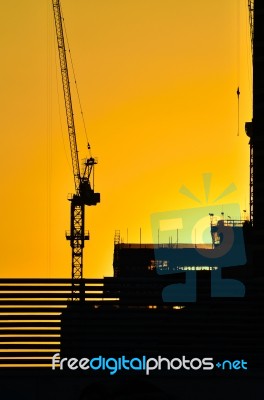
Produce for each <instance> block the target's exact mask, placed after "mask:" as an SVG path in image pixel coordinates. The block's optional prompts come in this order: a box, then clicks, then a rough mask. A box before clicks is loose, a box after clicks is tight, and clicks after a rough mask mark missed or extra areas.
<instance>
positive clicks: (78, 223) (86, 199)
mask: <svg viewBox="0 0 264 400" xmlns="http://www.w3.org/2000/svg"><path fill="white" fill-rule="evenodd" d="M52 5H53V14H54V22H55V28H56V37H57V45H58V53H59V60H60V71H61V78H62V86H63V93H64V102H65V111H66V118H67V126H68V136H69V142H70V151H71V160H72V171H73V178H74V185H75V193H74V194H73V195H71V196H70V197H69V198H68V200H70V202H71V207H70V232H66V239H67V240H69V241H70V245H71V248H72V282H73V299H74V300H78V299H79V298H80V296H78V293H80V294H81V285H80V283H81V279H82V278H83V248H84V243H85V241H86V240H89V232H87V231H85V206H95V205H96V204H97V203H99V202H100V193H95V192H94V166H95V164H97V160H96V159H95V158H93V157H89V158H86V159H85V161H84V163H83V171H82V173H81V170H80V162H79V154H78V147H77V137H76V131H75V123H74V113H73V105H72V97H71V88H70V80H69V72H68V64H67V56H66V48H65V40H64V32H63V19H62V13H61V4H60V0H52ZM88 150H90V145H89V143H88Z"/></svg>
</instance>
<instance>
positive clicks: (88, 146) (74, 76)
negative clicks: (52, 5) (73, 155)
mask: <svg viewBox="0 0 264 400" xmlns="http://www.w3.org/2000/svg"><path fill="white" fill-rule="evenodd" d="M61 16H62V23H63V29H64V33H65V38H66V43H67V47H68V52H69V55H70V62H71V67H72V72H73V78H74V84H75V88H76V93H77V97H78V102H79V107H80V112H81V116H82V122H83V126H84V132H85V136H86V142H87V148H88V150H89V155H90V157H92V152H91V146H90V142H89V140H88V135H87V129H86V124H85V120H84V114H83V109H82V104H81V99H80V94H79V89H78V85H77V80H76V75H75V71H74V66H73V61H72V56H71V50H70V46H69V40H68V36H67V30H66V26H65V21H64V17H63V13H62V9H61Z"/></svg>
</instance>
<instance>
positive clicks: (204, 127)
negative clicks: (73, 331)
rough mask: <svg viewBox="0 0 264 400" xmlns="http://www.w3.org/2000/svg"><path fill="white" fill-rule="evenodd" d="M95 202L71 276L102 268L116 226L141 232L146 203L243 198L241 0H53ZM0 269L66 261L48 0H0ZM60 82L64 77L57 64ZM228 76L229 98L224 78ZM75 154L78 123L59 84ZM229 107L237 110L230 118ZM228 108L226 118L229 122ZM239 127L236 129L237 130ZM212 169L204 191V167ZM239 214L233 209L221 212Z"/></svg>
mask: <svg viewBox="0 0 264 400" xmlns="http://www.w3.org/2000/svg"><path fill="white" fill-rule="evenodd" d="M61 4H62V9H63V14H64V18H65V24H66V28H67V36H68V39H69V44H70V49H71V54H72V59H73V63H74V68H75V74H76V78H77V84H78V89H79V94H80V99H81V105H82V110H83V113H84V119H85V125H86V129H87V134H88V137H89V140H90V143H91V146H92V154H93V156H95V157H98V165H97V166H96V171H95V172H96V175H95V177H96V182H95V184H96V186H95V189H96V191H99V192H100V193H101V203H100V204H98V205H97V206H96V207H88V208H86V229H89V231H90V235H91V240H90V241H89V242H86V247H85V249H84V263H85V265H84V277H103V276H112V273H113V272H112V259H113V249H114V245H113V243H114V234H115V230H120V232H121V237H122V239H123V240H124V241H125V242H126V241H127V240H128V241H129V242H139V239H140V230H141V240H142V242H151V241H152V235H151V224H150V217H151V214H152V213H155V212H163V211H169V210H175V209H176V210H177V209H186V208H190V209H191V208H192V207H197V204H196V203H195V202H194V201H193V200H191V199H190V198H188V197H186V196H184V195H183V194H182V193H180V188H181V187H182V185H185V186H186V187H187V188H188V189H190V190H191V191H192V192H193V193H194V194H195V196H197V197H199V198H200V199H201V204H200V205H206V204H207V205H210V204H211V203H210V202H212V200H213V199H215V198H216V197H217V196H218V195H219V194H220V193H222V192H223V191H224V190H225V188H226V187H228V186H229V185H230V184H233V186H235V187H236V190H234V191H233V192H232V193H230V194H229V195H227V196H225V197H223V198H222V199H221V201H220V202H218V204H221V205H222V207H223V210H224V211H225V212H226V213H228V203H238V204H239V205H240V207H241V210H242V209H246V210H247V213H248V211H249V206H248V203H249V146H248V138H247V136H246V135H245V133H244V124H245V122H246V121H250V120H251V118H252V93H251V92H252V73H251V48H250V46H251V45H250V32H249V23H248V12H247V0H221V1H220V0H199V1H198V0H189V1H181V0H162V1H161V0H61ZM0 7H1V11H0V19H1V21H0V30H1V34H0V45H1V49H2V56H1V63H0V74H1V91H0V101H1V146H0V152H1V157H0V163H1V169H0V173H1V232H0V240H1V242H0V243H1V250H2V251H1V277H47V278H49V277H65V278H68V277H70V275H71V249H70V245H69V242H67V241H66V239H65V230H67V229H69V225H70V203H69V202H68V201H67V195H68V193H72V192H74V182H73V176H72V170H71V160H70V151H69V141H68V136H67V125H66V116H65V109H64V103H63V94H62V87H61V76H60V70H59V64H58V54H57V47H56V37H55V30H54V27H53V24H54V22H53V14H52V2H51V0H38V1H35V0H23V1H21V0H13V1H12V2H7V1H2V2H1V4H0ZM70 76H71V82H73V78H72V76H73V75H72V71H71V70H70ZM238 85H239V87H240V92H241V95H240V103H239V115H238V101H237V95H236V90H237V86H238ZM72 98H73V106H74V112H75V123H76V130H77V141H78V145H79V154H80V158H84V157H85V156H87V155H88V154H87V152H86V147H85V131H84V127H83V123H82V118H81V114H80V107H79V104H78V101H77V97H76V90H75V87H74V86H73V85H72ZM238 117H239V118H238ZM238 120H239V123H238ZM238 132H239V135H238ZM205 173H210V174H211V188H210V193H209V197H208V201H207V202H206V199H205V193H204V186H203V174H205ZM234 217H235V218H239V217H240V216H234Z"/></svg>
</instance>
